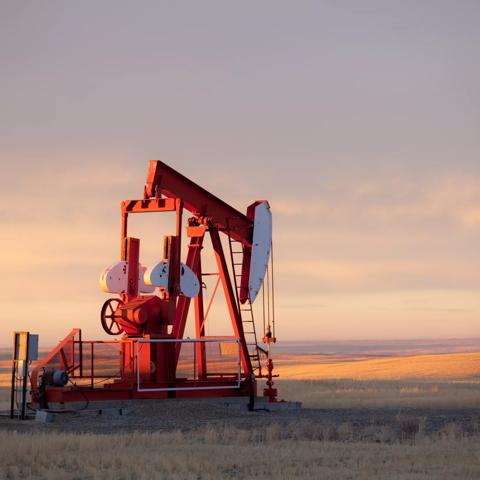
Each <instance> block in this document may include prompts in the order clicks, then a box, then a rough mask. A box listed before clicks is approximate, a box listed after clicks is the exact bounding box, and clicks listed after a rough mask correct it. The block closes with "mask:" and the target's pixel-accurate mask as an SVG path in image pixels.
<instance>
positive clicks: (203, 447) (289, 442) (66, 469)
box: [0, 353, 480, 480]
mask: <svg viewBox="0 0 480 480" xmlns="http://www.w3.org/2000/svg"><path fill="white" fill-rule="evenodd" d="M275 365H276V367H278V370H277V371H278V372H279V373H280V374H281V375H282V378H281V379H280V380H278V382H277V386H278V388H279V391H280V397H282V398H285V399H288V400H300V401H302V402H303V403H304V405H305V407H309V408H358V407H366V408H372V409H376V408H378V409H380V408H385V407H387V408H399V409H401V408H402V407H411V408H420V409H422V408H430V409H435V408H453V409H464V408H465V409H466V408H479V407H480V384H479V381H478V379H479V372H480V353H474V354H452V355H445V354H442V355H420V356H415V357H389V358H367V359H365V358H363V359H355V360H350V361H346V360H345V359H340V358H332V357H330V356H318V355H311V356H310V355H308V356H301V357H300V356H291V355H290V356H287V355H283V356H280V357H279V358H278V359H277V360H276V361H275ZM7 406H8V391H7V390H3V391H0V408H1V409H5V408H6V407H7ZM421 418H422V417H421V416H420V417H418V418H415V417H404V418H402V417H401V416H399V417H398V422H397V425H396V427H395V429H392V427H391V426H388V425H375V424H374V425H371V426H369V427H368V429H367V427H354V426H353V425H352V424H349V423H344V424H339V425H328V424H323V423H321V422H320V423H319V422H313V423H312V422H311V423H305V422H303V423H302V422H298V423H296V424H291V425H288V426H285V425H283V426H280V425H278V424H275V423H273V424H271V425H269V426H268V427H254V428H250V429H249V430H247V429H239V428H235V427H232V426H231V425H218V424H217V425H215V426H214V425H210V426H208V425H207V426H206V427H204V428H201V429H197V430H193V431H189V432H183V433H182V432H179V431H176V432H169V433H167V432H154V433H146V432H131V433H123V434H116V433H115V434H109V435H98V434H90V433H88V434H71V433H60V432H56V431H48V428H46V429H45V431H44V432H42V433H38V432H37V433H34V434H21V433H18V432H7V431H0V445H1V447H2V448H1V449H0V479H16V478H35V479H66V480H69V479H72V480H73V479H92V480H94V479H133V478H135V479H137V478H138V479H150V478H172V479H195V480H199V479H205V480H208V479H216V478H222V479H223V478H225V479H246V478H252V477H255V478H259V479H267V478H278V479H290V478H299V479H307V478H308V479H310V478H322V479H344V478H345V479H352V478H355V479H369V480H370V479H385V478H388V479H398V480H420V479H421V480H424V479H425V480H426V479H437V478H461V479H476V478H480V453H479V452H480V432H479V431H478V428H476V427H475V428H474V429H473V430H469V431H470V433H469V434H468V435H467V434H466V433H465V432H464V430H463V428H462V427H461V425H460V424H457V423H450V424H447V425H446V426H445V427H443V428H442V429H441V430H440V431H436V432H434V433H429V434H428V435H427V434H426V433H424V432H423V431H422V423H421ZM418 419H420V420H418ZM112 421H114V420H112ZM413 440H414V441H413Z"/></svg>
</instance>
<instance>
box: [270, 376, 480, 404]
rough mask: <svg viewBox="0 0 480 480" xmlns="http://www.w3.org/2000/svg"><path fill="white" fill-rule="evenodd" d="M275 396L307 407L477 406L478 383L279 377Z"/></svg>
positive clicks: (478, 399) (478, 396)
mask: <svg viewBox="0 0 480 480" xmlns="http://www.w3.org/2000/svg"><path fill="white" fill-rule="evenodd" d="M276 385H277V386H278V389H279V396H280V397H281V398H284V399H288V400H299V401H301V402H303V405H304V407H308V408H359V407H363V408H402V407H411V408H429V409H435V408H480V384H479V383H477V382H473V381H472V382H470V381H451V382H435V381H433V382H431V381H426V380H417V381H413V380H412V381H385V380H384V381H377V380H368V381H361V380H279V381H278V382H277V383H276Z"/></svg>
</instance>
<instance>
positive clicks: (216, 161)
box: [0, 0, 480, 346]
mask: <svg viewBox="0 0 480 480" xmlns="http://www.w3.org/2000/svg"><path fill="white" fill-rule="evenodd" d="M479 25H480V3H479V2H478V1H467V0H465V1H462V2H458V1H441V0H436V1H417V0H416V1H402V2H399V1H372V0H367V1H364V2H358V1H353V0H352V1H290V2H285V1H262V2H253V1H245V2H225V1H204V2H193V1H192V2H162V1H157V0H156V1H145V0H144V1H141V2H136V1H128V2H126V1H118V0H116V1H102V0H95V1H93V0H91V1H83V2H64V1H58V2H57V1H23V2H18V1H16V0H15V1H6V0H2V1H0V73H1V75H0V106H1V107H0V164H1V175H0V270H1V273H2V274H1V276H0V292H1V300H2V304H1V318H0V345H2V346H4V345H9V344H10V342H11V332H12V331H13V330H15V329H28V330H31V331H33V332H38V333H40V334H41V342H42V344H44V345H45V344H51V343H54V342H56V341H57V340H59V339H60V338H62V337H63V336H64V335H65V334H66V333H68V331H69V330H70V329H71V328H72V327H74V326H79V327H82V329H83V330H84V331H85V336H86V337H88V338H104V335H103V334H102V333H101V331H100V328H101V327H100V325H99V319H98V317H99V310H100V307H101V304H102V302H103V301H104V300H105V299H106V298H108V296H107V295H106V294H104V293H103V292H101V291H100V289H99V287H98V276H99V273H100V272H101V271H102V270H103V269H104V268H105V267H106V266H107V265H109V264H111V263H112V262H114V261H116V260H117V259H118V255H119V226H120V225H119V218H120V217H119V202H120V201H121V200H123V199H125V198H138V197H140V196H141V195H142V188H143V183H144V181H145V176H146V171H147V166H148V160H149V159H153V158H158V159H162V160H163V161H165V162H166V163H168V164H170V165H171V166H172V167H173V168H175V169H177V170H179V171H180V172H182V173H184V174H185V175H187V176H189V177H190V178H192V179H193V180H195V181H197V182H198V183H200V184H201V185H202V186H204V187H205V188H207V189H209V190H211V191H212V192H213V193H215V194H217V195H218V196H220V197H222V198H223V199H224V200H226V201H227V202H229V203H231V204H232V205H234V206H235V207H237V208H238V209H240V210H242V211H244V210H245V208H246V206H247V205H248V204H249V203H250V202H251V201H253V200H255V199H268V200H269V201H270V203H271V206H272V211H273V214H274V245H275V264H276V274H277V276H276V294H277V305H276V306H277V322H278V331H277V336H278V337H279V340H307V339H308V340H315V339H318V340H321V339H323V340H334V339H339V340H341V339H400V338H427V337H437V338H438V337H441V338H447V337H480V295H479V294H480V292H479V290H480V250H479V245H480V55H479V45H480V29H479V28H478V26H479ZM142 221H143V220H142ZM152 222H153V223H149V224H148V225H147V224H144V223H141V222H140V221H139V223H138V224H137V225H133V226H134V228H136V229H137V231H138V232H139V234H140V233H144V234H146V235H149V236H150V237H149V238H150V239H152V238H154V239H155V241H153V242H152V240H150V244H148V242H147V243H145V246H144V255H145V259H146V260H149V261H151V260H152V259H154V258H155V256H161V249H160V248H159V247H160V245H161V239H162V236H163V235H164V234H168V233H172V232H171V229H169V228H167V227H166V224H165V223H164V221H163V220H158V223H155V222H157V220H152ZM155 242H158V245H157V243H155ZM157 248H158V254H157V251H156V249H157ZM212 322H213V323H212V325H213V327H215V325H217V324H218V325H220V324H221V323H222V322H224V319H223V318H222V316H221V313H220V312H216V313H215V316H214V317H212ZM213 327H212V328H213ZM219 328H220V327H219ZM213 330H214V331H215V333H216V330H215V329H214V328H213Z"/></svg>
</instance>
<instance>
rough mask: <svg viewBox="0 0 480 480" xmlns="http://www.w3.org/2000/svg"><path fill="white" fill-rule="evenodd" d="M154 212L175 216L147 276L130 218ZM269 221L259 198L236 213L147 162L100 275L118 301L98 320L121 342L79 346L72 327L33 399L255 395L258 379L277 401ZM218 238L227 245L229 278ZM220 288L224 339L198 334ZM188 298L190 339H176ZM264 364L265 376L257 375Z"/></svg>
mask: <svg viewBox="0 0 480 480" xmlns="http://www.w3.org/2000/svg"><path fill="white" fill-rule="evenodd" d="M257 207H260V208H257ZM184 210H187V211H188V212H190V213H191V214H192V216H191V217H190V218H189V219H188V222H187V226H186V235H187V238H188V253H187V256H186V260H185V263H182V262H181V245H182V217H183V212H184ZM154 212H155V213H157V212H174V213H175V215H176V223H175V225H176V227H175V235H170V236H166V237H165V238H164V253H163V259H162V262H163V263H162V262H160V263H159V264H158V265H157V267H156V270H155V269H150V270H149V271H148V270H147V272H145V267H142V266H141V264H140V263H139V257H140V240H139V239H137V238H133V237H129V236H128V233H127V232H128V217H129V215H130V214H134V213H154ZM256 212H257V213H256ZM258 212H260V213H262V215H263V216H264V218H263V219H262V218H260V213H258ZM268 215H270V210H269V205H268V202H266V201H256V202H254V203H252V204H251V205H250V206H249V207H248V208H247V210H246V214H245V215H244V214H242V213H240V212H239V211H237V210H236V209H235V208H233V207H231V206H230V205H228V204H227V203H225V202H224V201H222V200H221V199H219V198H217V197H216V196H214V195H213V194H211V193H209V192H208V191H207V190H205V189H203V188H202V187H200V186H199V185H197V184H195V183H194V182H192V181H191V180H189V179H188V178H186V177H185V176H183V175H181V174H180V173H178V172H176V171H175V170H173V169H172V168H171V167H169V166H168V165H166V164H165V163H163V162H161V161H158V160H152V161H151V162H150V167H149V171H148V176H147V182H146V185H145V188H144V195H143V198H142V199H140V200H125V201H123V202H121V219H122V226H121V257H120V262H118V263H117V264H116V267H115V268H116V269H107V270H106V271H105V272H104V280H105V282H106V283H108V282H110V283H111V284H112V285H113V284H115V285H116V287H115V288H117V290H111V288H113V287H109V286H108V285H107V287H104V288H106V289H107V291H114V292H115V293H117V294H118V296H117V297H116V298H110V299H109V300H107V301H106V302H105V304H104V305H103V307H102V311H101V322H102V325H103V327H104V329H105V331H106V332H107V333H109V334H110V335H121V338H120V339H115V340H113V341H101V340H98V341H92V340H83V339H82V334H81V330H80V329H74V330H72V332H70V333H69V335H67V337H65V339H64V340H63V341H61V342H60V343H59V345H58V346H57V347H56V348H54V349H53V350H52V351H51V352H50V353H49V354H48V355H47V356H46V357H45V358H43V359H41V360H40V361H38V363H37V364H36V365H35V368H34V369H33V370H32V373H31V375H30V382H31V393H32V401H33V402H38V403H39V404H40V405H41V406H42V405H43V406H46V405H48V403H50V402H60V403H64V402H73V401H85V400H87V401H97V400H125V399H135V398H171V397H202V396H216V397H219V396H250V397H254V396H256V393H257V379H259V378H265V379H266V380H267V387H266V388H265V389H264V396H267V397H268V399H269V401H270V402H276V401H277V390H276V389H275V388H274V387H273V377H275V376H277V375H273V372H272V371H273V362H272V360H271V358H270V344H271V343H274V342H275V341H276V339H275V321H274V303H273V292H274V289H273V252H272V248H271V247H272V243H271V216H270V220H269V221H270V224H269V225H268ZM256 217H257V218H256ZM265 219H267V220H265ZM269 228H270V231H269V230H268V229H269ZM269 232H270V237H269ZM220 233H222V234H224V235H226V237H227V239H228V245H229V250H230V264H231V271H230V272H229V269H228V265H227V263H228V262H227V257H226V256H225V253H224V247H223V245H222V240H221V236H220ZM206 234H209V236H210V239H211V244H212V247H213V253H214V258H215V262H216V266H217V268H218V272H215V273H204V272H202V250H203V249H204V240H205V237H206ZM159 268H160V270H161V272H160V273H158V272H159V271H160V270H159ZM162 269H163V270H162ZM262 271H263V272H262ZM148 272H149V273H148ZM147 273H148V275H149V276H148V275H147ZM117 274H118V275H117ZM146 275H147V276H146ZM207 275H216V276H217V282H216V285H215V289H214V293H213V294H212V296H211V299H210V302H209V304H208V306H207V309H206V310H205V308H204V294H203V290H204V288H202V286H204V285H205V284H204V279H205V278H206V276H207ZM117 276H118V278H117ZM147 277H148V278H147ZM146 278H147V279H148V280H149V281H150V284H147V283H148V282H146V280H145V279H146ZM112 282H113V283H112ZM155 282H157V283H155ZM219 285H221V286H222V288H223V292H224V294H225V301H226V305H227V309H228V315H229V317H230V320H231V325H232V329H233V335H232V336H228V337H227V336H222V337H218V336H216V337H210V336H207V335H206V333H205V321H206V318H207V315H208V312H209V311H210V307H211V304H212V301H213V299H214V297H215V293H216V291H217V289H218V287H219ZM260 287H261V288H262V289H263V292H262V297H263V312H264V318H263V323H264V337H263V341H264V342H265V343H266V348H262V347H261V346H260V345H259V344H258V342H257V333H256V326H255V321H254V316H253V308H252V303H253V301H254V299H255V298H254V297H256V295H257V293H258V292H259V289H260ZM109 289H110V290H109ZM188 291H190V293H188ZM145 292H147V293H148V294H144V293H145ZM185 292H187V293H185ZM192 292H193V293H192ZM192 300H193V302H194V317H195V338H194V339H190V338H184V333H185V326H186V322H187V315H188V312H189V307H190V303H191V301H192ZM265 311H267V315H268V318H267V319H266V318H265ZM107 351H108V352H109V355H107V354H106V352H107ZM112 355H113V356H112ZM263 360H266V369H267V374H266V375H264V374H263V373H262V361H263ZM112 372H113V373H112Z"/></svg>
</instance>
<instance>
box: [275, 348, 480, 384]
mask: <svg viewBox="0 0 480 480" xmlns="http://www.w3.org/2000/svg"><path fill="white" fill-rule="evenodd" d="M275 368H276V369H277V373H280V375H281V378H284V379H296V380H301V379H308V380H315V379H317V380H320V379H322V380H327V379H353V380H405V379H417V380H452V379H467V378H468V379H478V380H480V352H475V353H454V354H438V355H414V356H404V357H380V358H378V357H377V358H361V359H354V360H348V359H347V360H345V358H343V357H342V358H337V357H332V356H326V355H279V356H278V358H276V359H275Z"/></svg>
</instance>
